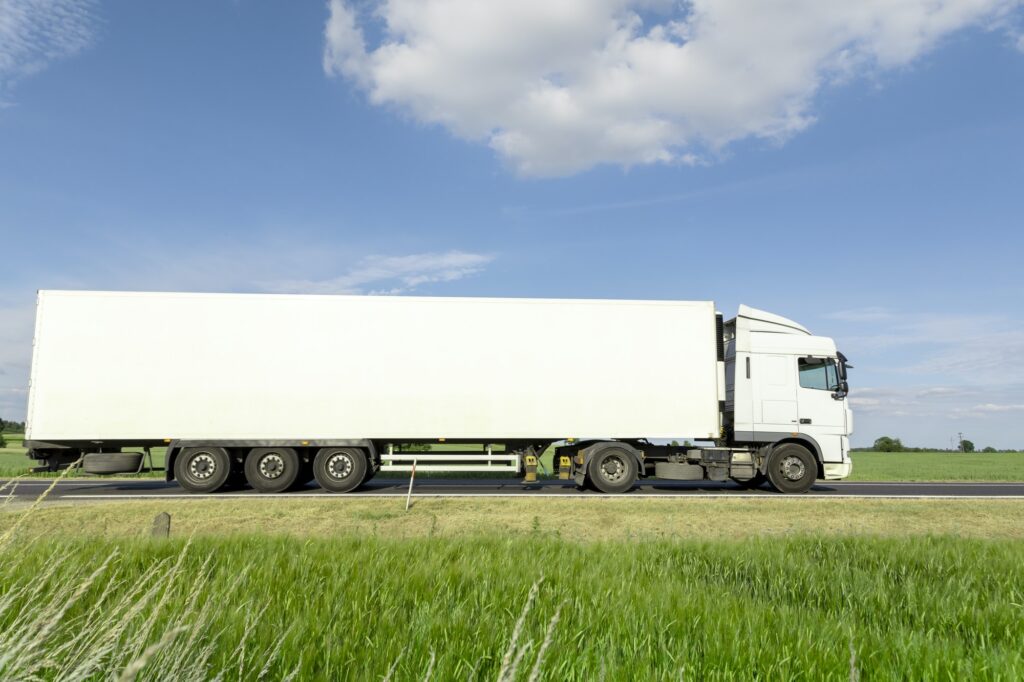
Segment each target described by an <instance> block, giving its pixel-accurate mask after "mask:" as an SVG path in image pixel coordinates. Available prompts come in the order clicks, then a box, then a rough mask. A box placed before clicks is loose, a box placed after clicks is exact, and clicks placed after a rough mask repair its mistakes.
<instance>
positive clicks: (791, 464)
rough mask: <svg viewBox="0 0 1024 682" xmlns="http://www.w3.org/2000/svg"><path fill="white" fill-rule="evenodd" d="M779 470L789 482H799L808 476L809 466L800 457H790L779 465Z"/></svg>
mask: <svg viewBox="0 0 1024 682" xmlns="http://www.w3.org/2000/svg"><path fill="white" fill-rule="evenodd" d="M779 470H780V471H781V472H782V476H783V478H785V479H786V480H787V481H799V480H801V479H802V478H803V477H804V476H805V475H806V474H807V466H806V465H805V464H804V461H803V460H802V459H800V458H799V457H796V456H794V455H790V456H789V457H785V458H784V459H783V460H782V462H781V463H780V464H779Z"/></svg>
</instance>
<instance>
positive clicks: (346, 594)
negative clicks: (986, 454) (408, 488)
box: [0, 496, 1024, 681]
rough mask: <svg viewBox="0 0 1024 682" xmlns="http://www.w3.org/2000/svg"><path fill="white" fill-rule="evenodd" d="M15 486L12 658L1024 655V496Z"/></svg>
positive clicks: (194, 672)
mask: <svg viewBox="0 0 1024 682" xmlns="http://www.w3.org/2000/svg"><path fill="white" fill-rule="evenodd" d="M12 500H13V498H10V497H8V498H4V499H3V501H2V502H0V505H2V507H0V679H4V680H7V679H11V680H15V679H19V680H20V679H42V680H58V679H59V680H64V679H123V680H128V679H139V680H157V679H175V680H197V681H198V680H207V679H214V678H218V679H224V680H258V679H279V680H305V679H324V680H363V679H391V680H426V679H434V680H456V679H458V680H461V679H469V680H534V679H536V680H596V679H604V680H637V679H641V680H667V679H686V680H689V679H706V680H732V679H780V680H789V679H805V680H817V679H826V680H827V679H834V680H851V679H864V680H868V679H877V680H887V679H894V680H895V679H949V680H954V679H992V680H1011V679H1021V678H1022V677H1024V648H1022V647H1021V646H1020V642H1021V641H1024V640H1022V638H1024V502H1021V501H1018V500H888V499H887V500H870V499H865V500H829V499H817V498H807V497H793V498H782V497H778V498H775V497H769V498H765V499H758V500H750V499H745V498H736V499H730V498H715V499H702V498H689V499H688V498H665V499H641V500H636V499H621V498H602V497H585V498H570V499H564V500H563V499H557V500H548V499H521V500H520V499H512V500H503V499H492V500H477V499H456V500H445V499H440V500H438V499H418V500H416V501H415V503H414V504H413V506H412V509H411V510H410V511H408V512H406V511H404V500H401V499H374V498H358V497H351V496H337V497H336V498H331V499H316V500H312V501H310V500H295V499H289V498H274V497H259V498H253V499H247V500H239V499H224V500H217V499H202V500H177V501H174V500H147V501H137V502H131V501H123V502H114V503H90V504H82V505H69V504H65V503H55V504H53V505H45V504H44V505H43V506H39V507H36V506H29V505H26V504H25V503H12ZM161 511H167V512H170V513H171V517H172V520H171V538H170V539H168V540H161V539H151V538H149V537H148V530H149V527H150V524H151V523H152V519H153V517H154V515H155V514H156V513H157V512H161Z"/></svg>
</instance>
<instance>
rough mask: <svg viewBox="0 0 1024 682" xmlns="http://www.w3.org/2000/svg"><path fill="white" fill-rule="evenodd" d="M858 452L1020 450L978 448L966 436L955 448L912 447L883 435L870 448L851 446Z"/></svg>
mask: <svg viewBox="0 0 1024 682" xmlns="http://www.w3.org/2000/svg"><path fill="white" fill-rule="evenodd" d="M851 450H853V451H858V452H1019V450H997V449H996V448H993V447H991V446H989V447H985V448H982V449H981V450H978V449H977V447H976V446H975V445H974V443H973V442H972V441H969V440H967V439H966V438H965V439H963V440H961V441H960V447H959V448H957V449H955V450H953V449H949V448H911V447H907V446H906V445H904V444H903V441H901V440H900V439H899V438H892V437H891V436H882V437H881V438H876V439H875V443H874V445H872V446H871V447H870V448H851Z"/></svg>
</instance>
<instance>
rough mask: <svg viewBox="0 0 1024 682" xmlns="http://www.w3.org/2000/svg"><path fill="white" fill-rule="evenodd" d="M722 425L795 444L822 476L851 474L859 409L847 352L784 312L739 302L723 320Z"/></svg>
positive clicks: (752, 439) (764, 440)
mask: <svg viewBox="0 0 1024 682" xmlns="http://www.w3.org/2000/svg"><path fill="white" fill-rule="evenodd" d="M725 344H726V345H725V373H726V382H725V385H726V404H725V410H724V411H723V415H724V422H725V424H724V426H725V429H726V432H727V434H728V440H730V441H732V442H734V443H737V444H739V443H751V444H758V443H761V444H779V443H785V442H795V443H799V444H802V445H804V446H805V447H808V448H809V449H811V450H812V452H814V453H815V454H817V456H818V460H819V463H820V466H821V469H820V471H819V475H820V477H821V478H825V479H839V478H845V477H847V476H849V475H850V472H851V470H852V466H853V465H852V462H851V460H850V440H849V436H850V434H851V433H852V432H853V414H852V413H851V411H850V407H849V401H848V400H847V393H848V390H849V389H848V386H847V383H846V369H847V367H848V365H847V364H846V358H845V357H844V356H843V354H842V353H840V352H839V351H838V350H837V349H836V344H835V342H834V341H833V340H832V339H830V338H828V337H824V336H815V335H813V334H811V332H810V331H808V330H807V329H806V328H805V327H803V326H802V325H799V324H797V323H796V322H793V321H792V320H788V319H786V318H784V317H780V316H779V315H774V314H772V313H768V312H764V311H762V310H757V309H755V308H750V307H748V306H745V305H741V306H740V308H739V313H738V315H737V316H736V317H735V318H734V319H732V320H729V321H728V322H726V324H725Z"/></svg>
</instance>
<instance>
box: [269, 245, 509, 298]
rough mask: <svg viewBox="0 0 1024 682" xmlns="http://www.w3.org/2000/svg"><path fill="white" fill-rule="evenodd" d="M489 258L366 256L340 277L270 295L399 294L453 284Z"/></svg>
mask: <svg viewBox="0 0 1024 682" xmlns="http://www.w3.org/2000/svg"><path fill="white" fill-rule="evenodd" d="M492 260H494V257H493V256H490V255H486V254H480V253H467V252H465V251H446V252H443V253H416V254H411V255H407V256H367V257H366V258H363V259H362V260H361V261H359V263H358V264H357V265H356V266H355V267H354V268H352V269H351V270H349V271H348V272H345V273H343V274H341V275H338V276H335V277H328V278H325V279H301V280H284V281H280V282H271V283H268V284H266V285H264V286H265V287H266V288H267V289H269V290H271V291H278V292H284V293H304V294H353V293H367V292H368V293H375V294H399V293H406V292H409V291H412V290H414V289H416V288H417V287H419V286H422V285H424V284H431V283H435V282H453V281H455V280H458V279H463V278H465V277H469V276H471V275H475V274H477V273H478V272H480V271H481V270H483V269H484V267H485V266H486V265H487V264H488V263H490V262H491V261H492Z"/></svg>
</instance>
